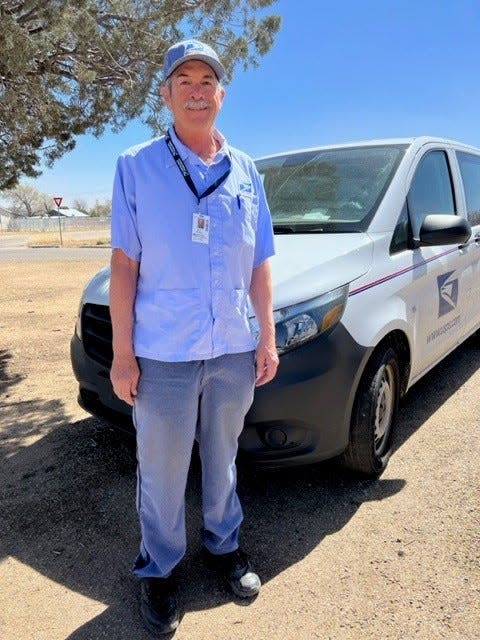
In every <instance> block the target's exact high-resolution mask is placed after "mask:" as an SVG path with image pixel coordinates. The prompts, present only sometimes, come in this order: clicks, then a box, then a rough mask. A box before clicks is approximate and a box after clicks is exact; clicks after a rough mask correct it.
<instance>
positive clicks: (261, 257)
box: [252, 167, 275, 268]
mask: <svg viewBox="0 0 480 640" xmlns="http://www.w3.org/2000/svg"><path fill="white" fill-rule="evenodd" d="M253 174H254V175H253V176H252V177H253V181H254V185H255V191H256V193H257V196H258V219H257V235H256V240H255V256H254V259H253V267H254V268H255V267H259V266H260V265H261V264H262V262H265V260H267V258H270V257H271V256H273V255H274V254H275V246H274V235H273V226H272V216H271V214H270V208H269V206H268V202H267V196H266V195H265V189H264V187H263V183H262V180H261V178H260V175H259V173H258V171H257V170H256V168H255V167H254V168H253Z"/></svg>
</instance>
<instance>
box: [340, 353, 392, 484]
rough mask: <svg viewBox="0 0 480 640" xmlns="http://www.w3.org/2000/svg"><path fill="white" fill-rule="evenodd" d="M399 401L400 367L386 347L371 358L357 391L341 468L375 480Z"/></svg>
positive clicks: (387, 449) (388, 450) (383, 463)
mask: <svg viewBox="0 0 480 640" xmlns="http://www.w3.org/2000/svg"><path fill="white" fill-rule="evenodd" d="M399 397H400V367H399V364H398V357H397V354H396V352H395V350H394V349H392V347H390V346H384V347H380V348H379V349H378V350H377V351H376V352H375V353H374V354H373V356H372V359H371V360H370V362H369V363H368V365H367V368H366V370H365V372H364V374H363V377H362V380H361V382H360V385H359V387H358V390H357V395H356V397H355V402H354V406H353V411H352V419H351V424H350V439H349V443H348V447H347V449H346V450H345V452H344V453H343V455H342V457H341V462H342V464H343V465H344V466H346V467H347V468H348V469H351V470H352V471H355V472H357V473H361V474H363V475H367V476H373V477H375V476H379V475H380V474H381V473H382V472H383V471H384V470H385V468H386V466H387V464H388V460H389V458H390V455H391V453H392V440H393V431H394V425H395V419H396V415H397V409H398V401H399Z"/></svg>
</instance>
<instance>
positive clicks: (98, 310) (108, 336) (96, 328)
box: [82, 304, 113, 369]
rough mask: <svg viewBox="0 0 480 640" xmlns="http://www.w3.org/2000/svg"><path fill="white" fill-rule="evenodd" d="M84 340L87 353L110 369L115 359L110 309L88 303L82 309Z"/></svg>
mask: <svg viewBox="0 0 480 640" xmlns="http://www.w3.org/2000/svg"><path fill="white" fill-rule="evenodd" d="M82 340H83V346H84V349H85V352H86V354H87V355H88V356H89V357H90V358H92V360H95V362H98V363H99V364H102V365H103V366H105V367H107V368H108V369H110V367H111V365H112V359H113V351H112V321H111V319H110V309H109V308H108V307H106V306H104V305H100V304H86V305H84V307H83V311H82Z"/></svg>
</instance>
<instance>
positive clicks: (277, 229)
mask: <svg viewBox="0 0 480 640" xmlns="http://www.w3.org/2000/svg"><path fill="white" fill-rule="evenodd" d="M273 232H274V233H296V231H295V228H294V227H291V226H289V225H287V224H274V225H273Z"/></svg>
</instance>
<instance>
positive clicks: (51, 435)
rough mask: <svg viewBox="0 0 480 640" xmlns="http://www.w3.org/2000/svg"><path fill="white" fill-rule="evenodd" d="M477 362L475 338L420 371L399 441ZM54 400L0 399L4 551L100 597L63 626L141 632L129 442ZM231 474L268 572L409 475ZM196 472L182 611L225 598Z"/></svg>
mask: <svg viewBox="0 0 480 640" xmlns="http://www.w3.org/2000/svg"><path fill="white" fill-rule="evenodd" d="M0 356H1V354H0ZM7 360H8V357H4V358H3V359H2V358H1V357H0V381H1V383H2V385H3V387H2V386H0V389H1V390H2V391H3V392H4V393H5V391H7V394H8V387H9V384H10V385H14V384H16V382H17V381H18V378H15V376H10V377H9V376H8V375H7V374H6V372H5V371H6V370H5V366H6V362H7ZM2 363H3V364H2ZM479 365H480V350H478V349H477V348H475V345H474V343H473V341H468V343H466V344H465V345H463V346H462V347H460V348H459V349H458V350H457V351H456V352H455V353H454V354H452V355H451V356H449V358H447V359H446V360H445V361H444V362H443V363H442V364H440V365H439V366H438V367H436V369H435V370H434V371H433V372H431V373H430V374H428V375H427V376H426V377H425V378H424V379H423V380H422V381H420V382H419V383H418V384H417V385H416V386H415V387H414V388H413V389H412V390H411V391H410V393H409V394H408V396H407V398H406V400H405V401H404V403H403V405H402V407H401V409H400V414H399V416H398V424H399V429H398V435H397V440H396V444H395V446H396V448H398V447H400V446H401V445H402V444H403V443H404V442H405V441H406V440H407V439H408V438H409V437H410V436H411V435H412V434H413V433H415V431H416V430H417V429H418V428H419V427H421V425H422V424H423V423H424V422H425V420H427V419H428V417H429V416H430V415H432V414H433V413H434V412H435V411H436V410H437V409H438V408H439V407H440V406H441V405H442V404H443V403H444V402H445V401H446V400H447V399H448V398H449V397H450V395H451V394H452V393H454V392H455V390H456V389H458V388H459V387H460V386H461V385H462V384H463V383H464V382H465V381H466V380H468V378H469V377H470V376H471V375H473V374H474V373H475V372H476V370H477V369H478V366H479ZM2 367H3V370H2ZM53 404H55V406H53ZM53 404H52V403H48V402H47V403H45V402H42V401H41V400H30V401H26V403H24V404H23V406H22V407H21V412H19V411H18V407H15V406H13V405H12V406H10V405H8V402H7V403H5V404H4V408H5V407H6V408H7V414H8V415H7V416H6V419H8V420H9V421H10V423H11V424H10V427H11V428H10V429H9V430H8V433H10V434H12V436H11V437H6V438H4V439H3V440H1V441H0V454H1V455H2V458H3V460H2V463H3V464H2V465H1V469H0V486H1V487H2V489H1V491H2V496H1V498H2V504H3V514H4V516H3V519H2V522H1V524H0V527H1V528H2V529H3V531H2V533H1V537H0V540H1V550H2V557H4V556H6V555H8V556H12V557H14V558H17V559H18V560H19V561H20V562H22V563H24V564H27V565H29V566H31V567H32V568H33V569H35V570H36V571H38V572H41V573H42V574H44V575H45V576H47V577H48V578H50V579H52V580H54V581H56V582H57V583H60V584H62V585H65V587H67V588H68V589H71V590H74V591H76V592H78V593H81V594H83V595H85V596H87V597H89V598H91V599H94V600H97V601H99V602H103V603H105V604H106V605H108V608H107V609H106V610H105V611H104V612H103V613H102V614H101V615H99V616H97V617H96V618H94V619H92V620H90V621H89V622H88V623H86V624H84V625H82V626H81V627H80V628H79V629H77V630H76V631H75V632H73V633H72V634H71V635H70V636H69V638H71V639H75V640H91V639H92V638H97V637H102V638H106V639H107V640H108V639H109V638H110V639H111V640H114V639H115V640H122V639H125V640H127V639H128V640H130V639H131V638H132V637H135V638H138V639H140V640H141V639H142V638H145V639H147V638H149V637H150V636H149V635H148V634H147V633H146V632H145V631H143V628H142V625H141V622H140V619H139V616H138V613H137V608H138V606H137V598H138V596H137V583H136V579H135V578H134V577H133V576H132V573H131V565H132V561H133V559H134V557H135V555H136V553H137V550H138V545H139V533H138V523H137V516H136V512H135V505H134V500H135V498H134V496H135V484H136V479H135V453H134V447H133V446H132V442H131V440H129V439H128V438H125V437H124V436H120V435H119V434H118V433H117V432H116V431H114V430H113V429H111V428H110V427H108V426H107V425H106V424H105V423H102V422H101V421H99V420H97V419H94V418H89V419H86V420H81V421H78V422H75V423H73V424H72V423H70V422H69V421H68V419H67V418H66V417H65V414H64V412H63V408H62V405H61V403H60V402H57V403H53ZM2 418H3V419H5V414H2ZM52 426H53V428H51V427H52ZM47 430H48V431H49V432H48V435H45V436H44V437H43V438H40V439H39V440H37V441H36V442H35V443H34V444H31V445H30V446H26V447H25V446H22V435H31V434H32V433H33V432H35V433H37V434H41V433H42V432H43V431H47ZM8 433H7V435H8ZM238 477H239V484H238V488H239V493H240V496H241V500H242V504H243V507H244V511H245V515H246V518H245V523H244V526H243V528H242V545H243V546H244V547H245V548H247V549H248V550H249V551H250V552H251V556H252V559H253V560H254V564H255V567H256V568H257V570H258V572H259V573H260V574H261V577H262V580H263V582H264V583H265V582H268V581H269V580H271V579H272V578H274V577H275V576H277V575H278V574H280V573H281V572H282V571H284V570H285V569H286V568H288V567H289V566H291V565H293V564H295V563H297V562H299V561H300V560H301V559H303V558H305V557H306V556H307V555H308V554H309V553H310V552H311V551H312V550H313V549H314V548H315V547H317V545H319V544H321V542H322V540H323V539H324V537H325V536H328V535H331V534H333V533H335V532H336V531H339V530H340V529H342V528H343V527H344V526H345V525H346V524H347V523H348V522H349V520H350V519H351V518H352V517H353V516H354V515H355V514H356V512H357V510H358V508H359V506H360V505H362V504H363V503H364V502H367V501H372V500H383V499H384V498H387V497H390V496H392V495H394V494H395V493H397V492H398V491H400V490H401V489H402V488H403V486H404V485H405V480H403V479H388V478H380V479H376V480H365V479H359V478H357V477H354V476H352V475H349V474H348V473H346V472H343V471H341V470H339V469H338V468H337V467H336V466H335V465H334V464H332V463H324V464H317V465H312V466H309V467H301V468H297V469H287V470H282V471H279V472H268V473H267V472H261V471H259V470H255V469H251V468H249V467H246V466H241V467H240V468H239V473H238ZM200 482H201V480H200V469H199V463H198V459H197V458H196V457H195V456H194V459H193V463H192V467H191V472H190V477H189V483H188V488H187V495H186V507H187V535H188V543H189V550H188V553H187V556H186V557H185V559H184V560H183V562H182V563H181V565H180V567H179V568H178V571H177V576H178V581H179V584H180V589H181V592H182V602H183V605H184V608H185V610H186V611H187V613H188V611H196V610H204V609H210V608H213V607H217V606H219V605H221V604H224V603H225V602H228V601H230V600H231V596H230V595H229V594H228V593H226V592H225V590H224V588H223V585H222V584H221V583H220V582H219V581H218V578H217V576H216V575H215V574H213V573H212V572H211V571H209V570H207V569H206V568H205V567H204V565H203V562H202V559H201V554H200V543H199V535H198V532H199V529H200V526H201V510H200ZM192 576H194V579H192ZM27 597H28V595H27ZM238 604H241V603H240V602H239V603H238ZM32 625H34V620H32Z"/></svg>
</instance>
